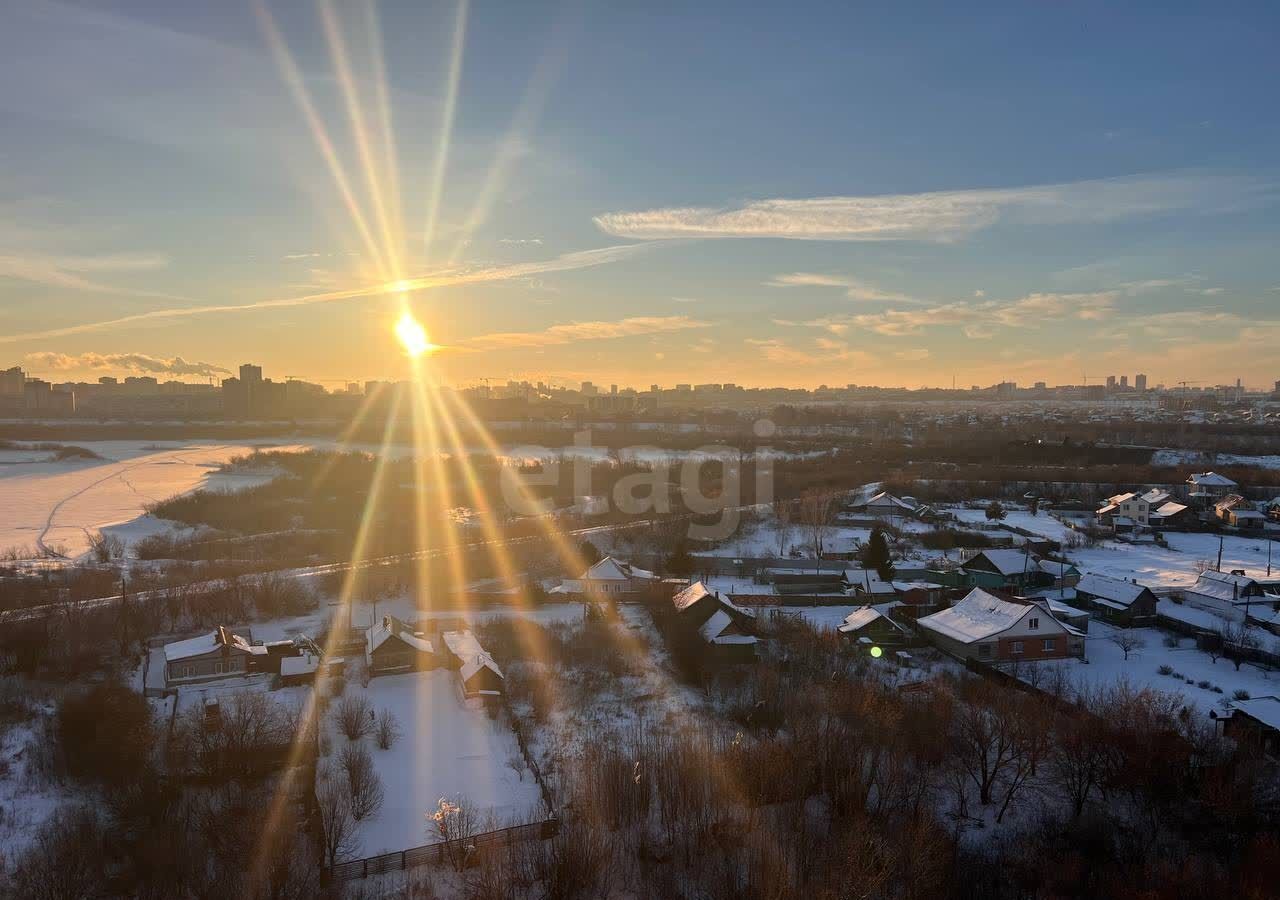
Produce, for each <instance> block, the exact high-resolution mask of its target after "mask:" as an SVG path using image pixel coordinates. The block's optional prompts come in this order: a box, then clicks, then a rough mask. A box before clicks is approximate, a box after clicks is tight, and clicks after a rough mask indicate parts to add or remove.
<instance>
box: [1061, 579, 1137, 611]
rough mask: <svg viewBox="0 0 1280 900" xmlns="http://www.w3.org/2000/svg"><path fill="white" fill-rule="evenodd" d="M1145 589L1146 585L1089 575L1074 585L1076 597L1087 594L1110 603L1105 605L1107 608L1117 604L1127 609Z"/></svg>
mask: <svg viewBox="0 0 1280 900" xmlns="http://www.w3.org/2000/svg"><path fill="white" fill-rule="evenodd" d="M1146 589H1147V587H1146V585H1142V584H1134V583H1133V582H1132V581H1123V580H1121V579H1119V578H1108V577H1107V576H1106V575H1094V574H1093V573H1090V574H1088V575H1085V576H1083V577H1081V579H1080V581H1079V582H1078V583H1077V584H1076V596H1079V595H1080V594H1089V595H1090V596H1093V597H1097V598H1099V599H1100V600H1107V601H1110V603H1108V604H1106V605H1108V606H1110V605H1111V604H1119V605H1120V608H1122V609H1128V608H1129V607H1130V606H1131V605H1133V601H1135V600H1137V599H1138V598H1139V597H1141V596H1142V592H1143V591H1145V590H1146Z"/></svg>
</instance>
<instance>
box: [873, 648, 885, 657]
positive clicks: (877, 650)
mask: <svg viewBox="0 0 1280 900" xmlns="http://www.w3.org/2000/svg"><path fill="white" fill-rule="evenodd" d="M871 655H872V656H874V657H875V658H876V659H879V658H880V657H881V656H883V655H884V651H883V650H881V649H880V648H879V647H872V648H871Z"/></svg>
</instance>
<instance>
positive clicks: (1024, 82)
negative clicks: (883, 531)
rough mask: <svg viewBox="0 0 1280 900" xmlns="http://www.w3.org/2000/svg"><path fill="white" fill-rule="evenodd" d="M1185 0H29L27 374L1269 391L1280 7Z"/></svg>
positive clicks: (1, 89)
mask: <svg viewBox="0 0 1280 900" xmlns="http://www.w3.org/2000/svg"><path fill="white" fill-rule="evenodd" d="M686 7H694V8H686ZM1166 7H1167V5H1150V6H1147V7H1143V6H1139V5H1137V4H1131V5H1129V6H1128V7H1127V8H1126V9H1124V10H1119V11H1117V10H1115V9H1108V8H1107V7H1106V6H1104V5H1101V4H1097V5H1090V4H1071V5H1066V4H1061V5H1049V4H1025V3H1022V4H1009V5H1003V6H994V5H986V4H975V5H971V6H967V7H961V6H957V5H955V4H937V5H934V6H922V5H913V6H912V8H910V9H902V10H898V9H894V10H885V9H878V8H871V7H867V8H850V5H849V4H789V5H787V6H786V7H785V8H782V7H779V8H775V9H772V10H757V9H753V8H750V5H745V4H715V3H703V4H665V3H656V4H647V5H639V4H624V3H604V2H595V3H592V2H574V3H536V2H527V3H518V4H517V3H501V4H500V3H478V2H477V3H472V4H468V5H466V6H464V7H460V6H458V5H457V4H456V3H452V2H450V3H439V4H425V5H424V4H419V3H382V4H379V5H377V6H376V8H374V7H368V6H366V4H364V3H362V2H352V3H342V4H335V6H334V7H333V13H332V20H331V22H332V28H331V29H330V30H329V31H328V32H327V31H326V28H325V13H324V10H325V7H324V4H316V3H315V2H311V0H308V2H300V3H270V4H267V6H266V7H265V8H266V11H267V16H266V18H265V19H264V17H263V16H260V15H259V14H258V13H257V12H255V8H254V6H253V4H251V3H238V2H229V3H225V4H207V5H205V4H168V3H161V2H152V3H136V2H135V3H104V2H98V3H81V4H58V3H40V2H31V3H24V4H22V5H20V6H19V5H15V8H13V9H9V10H6V11H5V12H3V13H0V25H2V26H3V27H0V116H3V117H4V122H5V127H4V129H3V134H4V138H3V141H2V142H0V361H2V362H4V363H6V364H13V363H18V364H22V365H24V366H26V367H27V368H29V369H30V370H32V371H35V372H39V373H40V374H44V375H46V376H49V377H54V378H57V379H61V378H89V377H96V375H99V374H122V373H124V374H127V373H130V372H139V371H152V372H156V373H165V372H173V373H178V374H184V375H185V374H192V375H195V374H199V373H211V374H213V375H215V376H216V375H217V374H218V372H217V370H218V369H220V368H226V369H229V368H233V367H234V366H235V365H237V364H238V363H239V362H241V361H244V360H249V359H252V360H255V361H258V362H261V363H263V364H265V365H266V366H267V368H268V371H269V373H274V374H276V375H277V376H283V375H284V374H294V375H300V376H303V377H311V378H316V379H348V378H349V379H365V378H376V377H386V376H396V375H398V374H401V372H402V370H403V361H402V359H401V358H400V356H399V355H398V353H397V351H396V346H395V344H394V339H393V338H392V336H391V329H390V325H391V323H392V322H393V321H394V319H395V317H396V315H398V313H399V311H400V309H401V306H402V304H403V303H404V302H406V300H405V296H402V295H399V294H396V293H395V292H391V291H388V290H386V286H387V285H388V284H390V283H393V282H404V283H405V284H404V285H402V286H408V287H411V288H412V290H411V292H409V293H408V294H407V299H408V302H409V303H410V304H411V306H412V308H413V309H414V311H415V312H416V314H417V315H418V316H419V317H420V318H421V319H422V320H423V321H424V322H425V323H426V324H427V327H428V329H429V331H430V333H431V336H432V339H433V340H434V341H436V342H437V343H439V344H442V345H444V347H445V348H446V349H445V350H443V351H442V352H440V353H439V354H437V355H436V356H434V357H433V358H432V365H433V366H437V367H438V368H439V370H440V371H441V373H442V375H443V377H446V378H449V379H451V380H455V381H459V382H467V381H473V380H475V379H477V378H481V377H487V378H507V377H535V378H559V379H565V380H570V381H572V380H577V379H582V378H591V379H594V380H596V381H602V382H608V381H611V380H613V381H620V382H623V383H634V384H638V385H647V384H648V383H650V382H654V381H656V382H659V383H664V384H671V383H674V382H677V381H736V382H739V383H746V384H794V385H816V384H818V383H828V384H844V383H846V382H855V383H859V384H870V383H881V384H893V385H899V384H901V385H908V386H917V385H922V384H948V385H949V384H950V383H951V381H952V378H953V377H954V378H955V379H956V381H957V382H958V383H959V384H961V385H965V386H967V385H968V384H971V383H980V384H986V383H990V382H992V381H995V380H999V379H1001V378H1013V379H1015V380H1017V381H1019V382H1031V381H1036V380H1047V381H1049V382H1050V383H1057V382H1075V381H1078V380H1079V378H1080V376H1081V374H1082V373H1087V374H1088V375H1089V376H1090V379H1091V380H1092V379H1093V378H1094V377H1098V378H1101V377H1102V376H1104V375H1106V374H1109V373H1111V372H1116V373H1129V374H1133V373H1135V372H1138V371H1145V372H1147V373H1148V374H1149V375H1150V377H1151V379H1152V382H1153V383H1155V382H1157V381H1166V382H1172V381H1175V380H1178V379H1182V378H1187V379H1195V380H1204V381H1228V380H1231V381H1234V379H1235V378H1236V377H1243V378H1244V379H1245V380H1246V381H1247V382H1249V383H1251V384H1257V385H1269V384H1270V383H1271V382H1272V381H1273V380H1275V378H1277V377H1280V370H1277V369H1276V368H1275V367H1274V363H1273V361H1272V360H1273V358H1274V349H1273V348H1274V347H1275V344H1276V339H1277V338H1278V337H1280V314H1277V310H1278V309H1280V290H1278V289H1280V264H1277V262H1276V260H1275V253H1274V250H1273V248H1274V247H1275V246H1276V244H1277V237H1278V236H1280V235H1278V234H1277V231H1278V230H1280V166H1278V165H1277V163H1276V160H1277V159H1280V153H1278V152H1277V151H1278V150H1280V123H1278V121H1277V116H1276V115H1275V113H1274V112H1273V111H1272V108H1273V106H1274V96H1272V95H1273V92H1274V87H1275V85H1276V84H1277V83H1280V78H1278V77H1277V76H1280V62H1278V61H1277V55H1276V54H1275V53H1274V46H1275V41H1276V38H1277V37H1278V36H1280V34H1278V32H1280V29H1278V28H1277V24H1278V22H1280V14H1278V13H1277V12H1275V11H1274V9H1273V8H1272V7H1269V6H1268V5H1266V4H1254V5H1230V4H1228V5H1216V6H1213V7H1210V6H1208V5H1200V6H1197V7H1194V8H1193V7H1188V8H1187V9H1186V10H1179V9H1173V10H1170V9H1168V8H1166ZM370 9H376V16H372V15H370V14H369V12H370ZM373 22H376V23H377V26H378V27H377V29H373V28H371V27H370V26H371V23H373ZM375 31H380V40H379V39H378V37H379V36H378V35H377V34H375ZM273 33H274V34H277V35H278V36H279V38H280V40H281V41H282V44H279V45H273V43H272V40H271V35H272V34H273ZM456 35H461V36H462V41H461V42H460V44H459V43H457V42H455V36H456ZM334 37H336V38H337V39H338V41H339V47H340V49H342V50H344V51H345V55H346V60H347V67H348V68H349V70H350V73H351V80H350V82H349V84H350V86H351V89H352V91H353V100H354V109H355V113H356V117H357V118H358V119H359V120H360V124H361V125H362V126H363V130H362V133H363V134H365V135H366V140H365V141H364V146H363V148H362V146H361V142H360V141H358V140H355V139H354V136H353V135H354V133H355V132H356V129H354V128H353V124H352V123H353V119H352V115H351V107H349V106H348V105H347V103H346V102H345V95H344V91H343V79H342V77H341V76H342V69H343V66H342V57H341V56H338V57H337V58H335V55H334V53H333V52H332V48H331V43H332V40H333V38H334ZM458 46H461V48H462V53H461V57H460V58H459V57H457V56H456V55H455V52H454V51H455V48H456V47H458ZM282 47H283V48H284V51H283V52H282V50H281V48H282ZM375 47H376V48H379V50H378V52H377V53H374V52H372V48H375ZM455 63H457V68H456V75H457V77H456V79H452V78H451V71H452V67H453V65H454V64H455ZM291 66H292V67H293V69H292V71H296V72H297V73H298V78H297V81H296V83H295V84H294V89H293V90H291V88H290V84H289V81H288V79H287V77H286V76H287V74H288V72H289V71H291V69H290V67H291ZM455 80H456V85H457V91H456V95H455V96H454V102H453V103H450V85H451V83H454V81H455ZM300 96H302V97H304V98H305V101H306V102H309V103H310V104H311V109H312V110H313V111H314V116H315V119H316V121H318V122H319V123H320V127H321V129H322V131H323V135H324V137H325V139H327V140H328V141H329V143H330V145H331V146H332V148H333V152H334V154H335V156H336V158H337V160H338V164H337V171H338V172H339V174H340V177H335V174H334V168H333V167H332V166H330V165H328V164H326V161H325V157H324V153H323V152H322V147H321V144H320V142H319V141H318V139H317V136H316V133H315V132H314V131H313V129H312V128H311V127H309V124H308V119H307V116H306V113H305V110H304V108H303V106H302V105H301V103H300V100H299V97H300ZM384 97H385V103H383V102H381V100H382V98H384ZM384 109H385V110H386V111H387V112H388V113H389V115H386V116H384V115H383V110H384ZM450 109H452V110H453V114H452V117H450V116H449V115H448V111H449V110H450ZM450 126H451V127H450ZM387 135H390V136H391V137H392V139H393V140H392V141H391V142H388V141H387V140H386V136H387ZM445 136H447V138H448V139H447V142H446V141H445V140H444V137H445ZM445 143H447V146H448V154H447V157H446V158H445V159H444V160H443V161H442V159H441V157H440V155H439V153H440V148H441V146H442V144H445ZM392 146H393V147H394V153H392V152H391V151H390V147H392ZM362 149H363V150H364V152H363V153H362ZM437 171H439V172H442V173H443V177H442V179H441V180H440V181H439V182H438V183H439V185H440V188H439V191H438V192H436V191H435V190H433V186H434V185H435V184H437V182H436V180H435V178H434V174H435V173H436V172H437ZM370 176H372V177H370ZM344 181H345V185H346V193H347V194H348V195H349V196H350V198H351V199H350V202H348V201H346V200H344V189H343V184H344ZM433 204H434V208H435V209H436V213H435V215H434V218H433V217H432V215H431V210H432V208H433ZM361 221H362V222H363V223H364V228H363V233H362V228H361V225H360V224H359V223H360V222H361ZM428 221H434V227H433V228H432V229H431V240H430V241H427V240H426V236H427V235H426V232H427V229H428V224H427V223H428ZM592 251H600V252H592ZM231 307H246V308H231Z"/></svg>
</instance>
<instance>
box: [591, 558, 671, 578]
mask: <svg viewBox="0 0 1280 900" xmlns="http://www.w3.org/2000/svg"><path fill="white" fill-rule="evenodd" d="M657 577H658V576H656V575H654V574H653V573H652V572H649V571H647V570H645V569H638V568H636V567H635V566H633V565H631V563H625V562H622V561H621V560H618V559H614V558H613V557H612V556H606V557H605V558H604V559H602V560H600V561H599V562H597V563H596V564H595V565H593V566H592V567H591V568H589V569H587V571H586V572H585V573H583V576H582V578H583V580H584V581H585V580H587V579H591V580H593V581H629V580H630V579H632V578H657Z"/></svg>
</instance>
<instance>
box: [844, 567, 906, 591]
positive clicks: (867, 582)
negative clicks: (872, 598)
mask: <svg viewBox="0 0 1280 900" xmlns="http://www.w3.org/2000/svg"><path fill="white" fill-rule="evenodd" d="M844 580H845V581H847V582H849V586H850V587H852V588H854V589H856V590H860V591H866V592H867V593H870V594H896V593H897V590H895V589H894V586H893V582H891V581H881V580H880V576H879V574H877V573H876V570H875V569H845V570H844Z"/></svg>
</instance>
